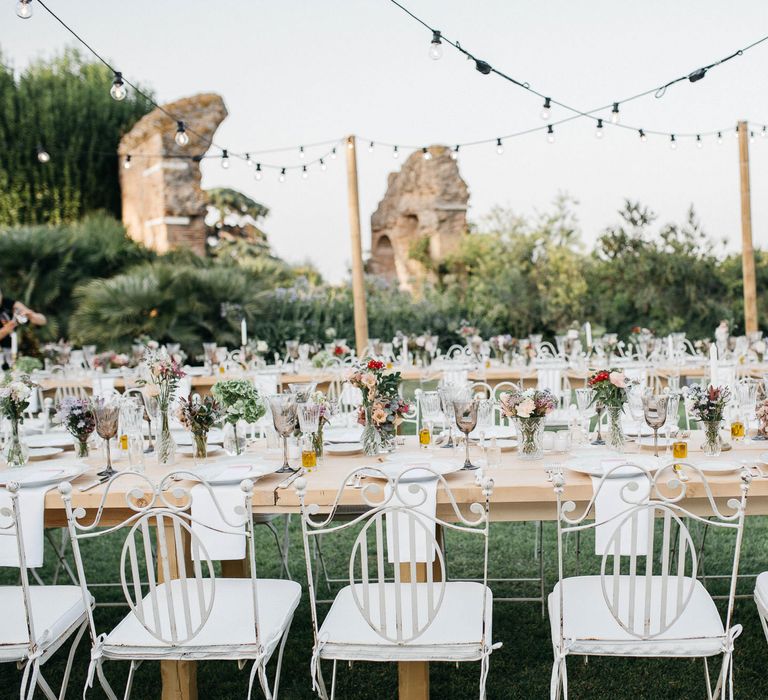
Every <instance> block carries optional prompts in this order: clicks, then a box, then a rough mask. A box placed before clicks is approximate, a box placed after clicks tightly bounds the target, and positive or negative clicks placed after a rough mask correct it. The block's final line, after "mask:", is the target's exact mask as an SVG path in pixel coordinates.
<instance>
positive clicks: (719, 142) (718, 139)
mask: <svg viewBox="0 0 768 700" xmlns="http://www.w3.org/2000/svg"><path fill="white" fill-rule="evenodd" d="M722 142H723V134H722V132H721V131H718V132H717V143H718V145H720V144H721V143H722Z"/></svg>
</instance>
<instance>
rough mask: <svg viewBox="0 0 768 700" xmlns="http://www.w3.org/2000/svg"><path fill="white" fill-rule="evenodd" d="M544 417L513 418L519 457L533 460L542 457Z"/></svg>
mask: <svg viewBox="0 0 768 700" xmlns="http://www.w3.org/2000/svg"><path fill="white" fill-rule="evenodd" d="M545 420H546V419H545V418H542V417H538V418H533V417H532V418H515V429H516V430H517V450H518V454H519V455H520V459H526V460H533V459H542V458H543V457H544V424H545Z"/></svg>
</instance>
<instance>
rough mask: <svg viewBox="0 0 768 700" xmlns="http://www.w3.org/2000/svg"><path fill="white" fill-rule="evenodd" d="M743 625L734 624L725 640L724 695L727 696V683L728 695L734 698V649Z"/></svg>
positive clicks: (731, 698)
mask: <svg viewBox="0 0 768 700" xmlns="http://www.w3.org/2000/svg"><path fill="white" fill-rule="evenodd" d="M743 629H744V628H743V627H742V626H741V625H734V626H733V627H731V628H730V629H729V630H728V634H726V636H725V640H724V641H723V697H725V692H726V684H727V691H728V697H729V698H730V700H733V650H734V642H735V641H736V640H737V639H738V637H739V636H740V635H741V633H742V631H743Z"/></svg>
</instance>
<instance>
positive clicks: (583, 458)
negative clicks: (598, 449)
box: [565, 452, 661, 478]
mask: <svg viewBox="0 0 768 700" xmlns="http://www.w3.org/2000/svg"><path fill="white" fill-rule="evenodd" d="M622 464H626V465H627V466H626V468H622V469H616V470H615V471H614V472H612V473H611V477H610V478H619V477H626V476H638V475H639V474H640V472H638V470H637V469H633V468H632V467H631V466H629V465H630V464H637V465H638V466H640V467H645V468H646V469H648V470H649V471H655V470H656V469H658V468H659V466H660V465H661V462H660V461H659V460H657V459H655V458H654V457H649V456H647V455H620V454H616V453H612V452H604V453H603V454H594V453H583V454H577V455H574V456H573V457H569V458H568V459H567V460H566V462H565V466H566V467H567V468H568V469H570V470H571V471H573V472H579V473H580V474H588V475H589V476H602V475H603V474H604V473H605V472H606V471H607V470H609V469H612V468H613V467H617V466H619V465H622Z"/></svg>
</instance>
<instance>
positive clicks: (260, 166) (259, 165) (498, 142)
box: [16, 0, 768, 182]
mask: <svg viewBox="0 0 768 700" xmlns="http://www.w3.org/2000/svg"><path fill="white" fill-rule="evenodd" d="M33 1H34V0H18V2H17V5H16V13H17V15H18V16H19V17H20V18H22V19H29V18H30V17H31V16H32V3H33ZM36 1H37V2H38V4H39V5H40V6H41V7H42V8H43V9H44V10H45V11H46V12H47V13H48V14H49V15H50V16H51V17H52V18H53V19H54V20H55V21H56V22H58V23H59V24H60V25H61V26H62V27H63V28H64V29H65V30H66V31H67V32H69V33H70V34H71V35H72V36H73V37H74V38H75V39H76V40H77V41H78V42H79V43H80V44H81V45H82V46H83V47H84V48H85V49H86V50H88V51H89V52H90V53H91V54H92V55H93V56H94V57H95V58H96V59H97V60H99V61H100V62H101V63H103V64H104V65H105V66H106V67H107V68H108V69H109V71H110V72H111V73H112V74H113V76H114V78H113V82H112V86H111V88H110V94H111V95H112V97H113V98H114V99H115V100H118V101H121V100H123V99H125V98H126V97H127V94H128V91H127V88H126V87H125V86H126V85H127V86H129V87H130V88H131V89H133V90H134V91H135V92H136V93H137V94H138V95H140V96H141V97H142V98H143V99H145V100H146V101H147V102H148V103H149V104H151V105H152V106H153V107H155V108H156V109H158V110H160V111H161V112H162V113H163V114H165V115H166V116H167V117H168V118H169V119H171V120H172V121H173V122H174V123H175V124H176V133H175V136H174V139H175V141H176V143H177V145H179V146H180V147H184V146H186V145H188V144H189V134H192V135H193V136H195V137H197V138H198V139H199V140H200V141H201V142H203V143H204V144H207V147H208V149H210V148H214V149H216V150H218V151H219V153H217V154H211V153H207V152H206V153H200V154H189V155H187V154H171V153H166V154H142V153H130V154H127V155H126V157H125V158H124V161H123V167H125V168H130V167H131V165H132V162H133V161H134V160H135V159H145V158H157V157H158V155H161V157H163V158H181V159H190V160H193V161H198V162H199V161H201V160H203V159H219V160H220V163H221V166H222V167H223V168H225V169H227V168H228V167H229V164H230V160H231V158H237V159H239V160H241V161H244V162H246V163H247V164H248V165H249V166H251V167H252V168H253V170H254V177H255V179H256V180H260V179H261V178H262V176H263V173H264V171H265V170H273V171H277V172H279V177H278V179H279V180H280V181H281V182H283V181H285V179H286V175H287V172H288V171H291V170H298V171H300V173H301V177H302V178H303V179H307V178H308V177H309V171H310V169H311V168H312V167H313V166H319V169H320V170H325V169H326V167H327V163H328V161H329V160H333V159H334V158H336V155H337V149H340V148H341V147H342V145H343V144H344V143H345V142H346V141H347V139H346V138H341V139H339V138H336V139H327V140H325V141H316V142H311V143H306V144H300V145H298V146H286V147H279V148H268V149H262V150H252V151H245V152H239V151H233V150H231V149H228V148H224V147H223V146H220V145H219V144H217V143H216V142H215V141H213V139H211V138H208V137H206V136H203V135H202V134H200V133H198V132H196V131H195V130H194V129H192V128H191V127H190V126H189V125H188V124H187V123H186V121H185V120H183V119H180V118H179V117H178V116H177V115H174V114H172V113H171V112H170V111H169V110H167V109H166V108H165V107H163V106H162V105H160V104H158V103H157V102H155V100H153V99H152V97H151V96H150V95H148V94H147V93H146V92H144V91H143V90H142V89H141V88H139V87H138V86H137V85H136V84H134V83H133V82H131V81H130V80H128V79H127V78H126V77H125V76H124V75H123V73H122V72H121V71H117V70H116V69H115V68H114V67H113V66H112V65H111V64H110V63H109V62H108V61H107V60H106V59H104V58H103V57H102V56H101V54H100V53H99V52H97V51H96V50H95V49H94V48H93V47H92V46H91V45H90V44H89V43H88V42H87V41H85V40H84V39H83V38H82V37H81V36H80V34H79V33H78V32H76V31H75V30H74V29H72V27H70V26H69V25H68V24H67V23H66V22H65V21H64V20H63V19H62V18H61V17H60V16H59V15H58V14H56V13H55V12H54V11H53V10H52V9H51V8H50V7H48V4H47V3H46V2H45V0H36ZM389 1H390V2H391V3H392V4H394V5H395V6H397V7H398V8H399V9H400V10H402V11H403V12H405V13H406V14H407V15H408V16H409V17H411V18H412V19H413V20H415V21H416V22H418V23H419V24H421V25H422V26H424V27H425V28H426V29H427V30H429V32H430V33H431V34H430V35H431V42H430V46H429V56H430V57H431V58H432V59H435V60H437V59H439V58H441V56H442V53H443V52H442V45H443V42H444V43H446V44H448V45H450V46H451V47H453V48H454V49H456V50H457V51H459V52H460V53H461V54H463V55H464V56H466V58H467V59H468V60H471V61H473V62H474V64H475V68H476V69H477V71H478V72H480V73H481V74H483V75H489V74H491V73H493V74H495V75H497V76H499V77H501V78H503V79H504V80H506V81H508V82H510V83H512V84H513V85H515V86H517V87H519V88H521V89H523V90H526V91H527V92H529V93H531V94H533V95H536V96H538V97H539V98H541V99H543V100H544V102H543V107H542V110H541V117H542V119H544V120H545V121H546V122H547V123H546V124H544V125H538V126H535V127H531V128H527V129H522V130H519V131H515V132H512V133H508V134H504V135H502V136H495V137H492V138H485V139H478V140H475V141H465V142H460V143H456V144H455V145H453V146H452V149H451V156H452V157H453V158H454V159H456V158H458V156H459V151H460V149H461V148H467V147H473V146H480V145H484V144H489V143H493V144H495V146H496V152H497V153H498V154H499V155H502V154H503V153H504V142H505V141H508V140H510V139H513V138H518V137H522V136H526V135H528V134H532V133H536V132H540V131H545V132H546V136H547V141H548V142H549V143H554V142H555V129H554V127H555V126H559V125H561V124H565V123H567V122H570V121H573V120H575V119H581V118H587V119H591V120H593V121H594V122H595V125H596V128H595V136H596V137H597V138H602V137H603V134H604V133H605V121H606V119H605V118H603V117H598V116H596V114H599V113H600V112H604V111H605V110H607V109H610V110H611V111H610V115H609V117H608V118H607V119H608V123H609V124H610V125H611V126H615V127H619V128H623V129H629V130H633V131H636V132H637V133H638V135H639V137H640V140H641V141H642V142H645V141H647V139H648V135H649V134H650V135H654V136H664V137H667V138H668V139H669V145H670V147H671V148H672V149H675V148H677V143H678V139H680V138H692V139H695V142H696V145H697V146H698V147H699V148H701V147H702V145H703V141H702V137H710V136H715V137H716V138H717V141H718V143H721V142H722V138H723V137H722V135H723V134H724V133H727V132H734V133H738V126H736V127H735V128H734V127H725V128H721V129H713V130H711V131H706V132H691V133H680V132H669V131H657V130H651V129H643V128H640V127H636V126H630V125H628V124H623V123H621V121H620V116H619V108H620V106H621V105H622V104H625V103H627V102H631V101H633V100H637V99H639V98H641V97H645V96H647V95H650V94H654V95H655V96H656V97H657V98H660V97H662V96H663V95H664V93H665V92H666V90H667V88H669V87H670V86H672V85H675V84H677V83H679V82H682V81H684V80H688V81H690V82H692V83H693V82H698V81H699V80H701V79H702V78H704V76H705V75H706V73H707V72H708V71H709V70H710V69H711V68H714V67H716V66H718V65H721V64H723V63H725V62H726V61H729V60H731V59H733V58H736V57H737V56H741V55H743V54H744V52H745V51H747V50H749V49H751V48H753V47H755V46H757V45H759V44H761V43H763V42H765V41H767V40H768V36H764V37H762V38H761V39H758V40H757V41H754V42H752V43H751V44H749V45H748V46H745V47H743V48H741V49H739V50H738V51H735V52H733V53H732V54H729V55H728V56H725V57H724V58H722V59H719V60H717V61H714V62H712V63H710V64H708V65H706V66H702V67H700V68H698V69H696V70H695V71H693V72H691V73H689V74H687V75H683V76H680V77H677V78H674V79H673V80H670V81H667V82H665V83H663V84H661V85H659V86H657V87H654V88H652V89H650V90H645V91H643V92H640V93H637V94H634V95H631V96H629V97H625V98H623V99H620V100H616V101H613V102H611V103H609V104H607V105H603V106H600V107H596V108H594V109H590V110H586V111H585V110H580V109H577V108H576V107H573V106H571V105H569V104H566V103H564V102H562V101H560V100H557V99H554V98H552V97H549V96H545V95H544V93H542V92H540V91H538V90H535V89H534V88H532V87H531V85H530V84H529V83H528V82H525V81H522V80H518V79H517V78H514V77H512V76H511V75H509V74H507V73H505V72H503V71H501V70H499V69H497V68H494V67H493V66H491V65H490V64H489V63H488V62H487V61H484V60H483V59H480V58H478V57H477V56H476V55H475V54H474V53H473V52H471V51H469V50H467V49H465V48H464V47H463V46H462V45H461V44H460V43H459V42H458V41H453V40H450V39H448V38H447V37H446V36H445V35H444V34H443V33H442V32H441V31H440V30H438V29H435V28H434V27H432V26H431V25H430V24H428V23H427V22H426V21H424V20H423V19H421V18H420V17H418V16H417V15H415V14H414V13H413V12H411V11H410V10H409V9H408V8H407V7H405V6H404V5H403V4H401V3H400V2H397V0H389ZM553 105H554V106H557V107H561V108H563V109H565V110H567V111H569V112H571V114H570V115H569V116H566V117H563V118H561V119H558V120H556V121H551V120H550V117H551V109H552V106H553ZM757 128H760V135H761V136H763V137H765V136H766V135H767V134H768V128H767V127H766V125H757ZM357 138H358V139H359V140H360V141H361V142H363V143H365V142H367V143H368V150H369V152H372V151H373V150H374V149H375V147H376V146H384V147H387V148H391V149H392V156H393V157H394V158H398V157H399V156H400V149H407V150H417V151H418V150H420V151H421V152H422V154H423V157H424V158H425V159H429V158H431V157H432V154H431V153H430V151H429V149H428V148H427V146H424V145H407V144H402V143H400V144H396V143H390V142H385V141H380V140H377V139H369V138H364V137H357ZM750 138H751V139H752V140H754V129H753V125H751V124H750ZM320 147H325V148H326V150H325V151H324V152H323V153H322V154H321V155H320V156H317V157H315V158H312V159H310V160H307V159H306V155H307V151H308V149H314V148H320ZM206 150H207V149H206ZM285 152H298V156H299V160H300V162H299V163H298V164H293V165H278V164H273V163H265V162H262V161H261V160H260V159H259V158H258V156H261V155H269V154H274V153H285ZM103 155H110V156H114V155H115V154H114V153H112V152H109V153H104V154H103ZM37 158H38V160H39V161H40V162H41V163H47V162H49V161H50V154H49V153H48V151H47V150H45V148H43V146H42V145H38V147H37Z"/></svg>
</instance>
